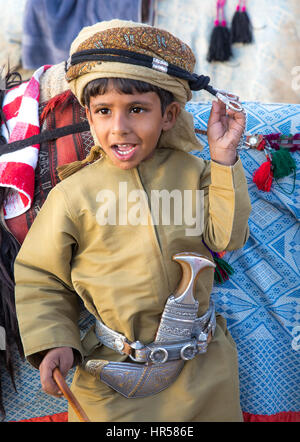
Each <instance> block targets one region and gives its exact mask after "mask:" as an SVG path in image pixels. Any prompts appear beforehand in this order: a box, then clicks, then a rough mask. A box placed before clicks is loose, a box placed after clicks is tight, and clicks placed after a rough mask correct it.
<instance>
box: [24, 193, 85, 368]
mask: <svg viewBox="0 0 300 442" xmlns="http://www.w3.org/2000/svg"><path fill="white" fill-rule="evenodd" d="M58 187H59V185H58V186H56V187H55V188H54V189H52V190H51V192H50V193H49V195H48V197H47V199H46V201H45V203H44V205H43V207H42V208H41V210H40V212H39V214H38V215H37V217H36V219H35V221H34V223H33V224H32V226H31V228H30V229H29V232H28V234H27V236H26V238H25V240H24V242H23V244H22V246H21V249H20V251H19V253H18V255H17V258H16V261H15V283H16V288H15V296H16V310H17V317H18V322H19V328H20V334H21V338H22V343H23V346H24V352H25V356H26V358H27V360H28V361H29V362H30V363H31V364H32V365H33V366H34V367H36V368H38V366H39V364H40V362H41V360H42V354H43V353H40V352H43V351H44V350H48V349H51V348H54V347H63V346H68V347H72V348H73V349H74V350H75V352H74V353H75V355H76V356H77V357H78V356H79V355H78V354H77V352H76V350H77V351H78V352H79V354H80V355H82V348H81V343H80V332H79V327H78V318H79V302H78V296H77V294H76V292H75V291H74V288H73V286H72V280H71V262H72V255H73V253H74V250H76V247H77V241H76V238H78V234H77V228H76V224H75V222H74V220H73V219H72V217H71V215H70V211H69V209H68V206H67V202H66V199H65V197H64V194H63V193H62V191H61V190H60V189H59V188H58Z"/></svg>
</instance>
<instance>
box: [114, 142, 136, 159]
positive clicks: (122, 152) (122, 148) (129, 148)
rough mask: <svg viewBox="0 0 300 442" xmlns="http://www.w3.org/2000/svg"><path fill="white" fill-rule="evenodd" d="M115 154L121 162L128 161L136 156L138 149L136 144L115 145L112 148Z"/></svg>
mask: <svg viewBox="0 0 300 442" xmlns="http://www.w3.org/2000/svg"><path fill="white" fill-rule="evenodd" d="M111 147H112V150H113V153H114V154H115V156H116V157H117V158H118V160H121V161H128V160H130V158H132V156H133V155H134V154H135V151H136V149H137V145H136V144H129V143H128V144H125V143H124V144H113V145H112V146H111Z"/></svg>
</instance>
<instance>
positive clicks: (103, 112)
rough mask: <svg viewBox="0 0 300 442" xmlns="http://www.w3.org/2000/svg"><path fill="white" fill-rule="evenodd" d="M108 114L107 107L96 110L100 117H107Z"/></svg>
mask: <svg viewBox="0 0 300 442" xmlns="http://www.w3.org/2000/svg"><path fill="white" fill-rule="evenodd" d="M109 112H110V109H108V108H107V107H102V108H101V109H98V110H97V113H98V114H101V115H107V114H109Z"/></svg>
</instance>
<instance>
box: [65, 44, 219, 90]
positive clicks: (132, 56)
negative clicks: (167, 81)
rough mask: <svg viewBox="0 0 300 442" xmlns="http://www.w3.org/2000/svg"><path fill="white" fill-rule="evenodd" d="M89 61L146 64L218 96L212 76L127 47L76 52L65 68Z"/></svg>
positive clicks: (193, 87)
mask: <svg viewBox="0 0 300 442" xmlns="http://www.w3.org/2000/svg"><path fill="white" fill-rule="evenodd" d="M88 61H114V62H119V63H127V64H133V65H137V66H145V67H147V68H151V69H155V70H157V71H160V72H165V73H167V74H169V75H172V76H173V77H177V78H181V79H182V80H186V81H188V83H189V86H190V89H191V90H192V91H200V90H202V89H205V90H206V91H207V92H209V93H210V94H212V95H214V96H216V94H217V92H218V91H216V90H215V89H214V88H213V87H212V86H211V85H209V82H210V77H208V76H206V75H197V74H195V73H190V72H189V71H186V70H185V69H182V68H180V67H179V66H176V65H174V64H171V63H168V62H167V61H165V60H163V59H159V58H156V57H151V56H150V55H146V54H140V53H138V52H132V51H127V50H125V49H115V48H110V49H108V48H102V49H100V48H99V49H96V48H95V49H86V50H84V51H79V52H75V53H74V54H72V55H71V56H70V58H69V59H68V61H67V62H66V64H65V70H66V71H68V69H69V68H70V67H71V66H74V65H76V64H79V63H84V62H88Z"/></svg>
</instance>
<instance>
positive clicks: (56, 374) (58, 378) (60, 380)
mask: <svg viewBox="0 0 300 442" xmlns="http://www.w3.org/2000/svg"><path fill="white" fill-rule="evenodd" d="M53 378H54V380H55V382H56V383H57V385H58V386H59V388H60V390H61V392H62V393H63V395H64V397H65V398H66V399H67V400H68V401H69V403H70V405H71V407H72V408H73V410H74V411H75V413H76V415H77V417H78V418H79V420H80V421H81V422H90V420H89V418H88V417H87V415H86V413H85V411H84V410H83V409H82V407H81V405H80V404H79V402H78V400H77V399H76V397H75V396H74V394H73V393H72V391H71V390H70V388H69V387H68V384H67V383H66V381H65V380H64V377H63V375H62V374H61V372H60V371H59V369H58V368H57V367H56V368H55V369H54V370H53Z"/></svg>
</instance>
